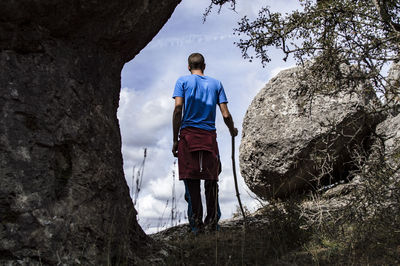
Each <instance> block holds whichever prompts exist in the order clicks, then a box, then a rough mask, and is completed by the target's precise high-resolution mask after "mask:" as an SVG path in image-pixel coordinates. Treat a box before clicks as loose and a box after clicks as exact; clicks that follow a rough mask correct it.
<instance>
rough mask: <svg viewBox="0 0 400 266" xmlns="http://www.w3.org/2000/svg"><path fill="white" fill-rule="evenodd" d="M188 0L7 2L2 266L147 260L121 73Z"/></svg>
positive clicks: (0, 132)
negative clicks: (127, 148)
mask: <svg viewBox="0 0 400 266" xmlns="http://www.w3.org/2000/svg"><path fill="white" fill-rule="evenodd" d="M179 2H180V0H165V1H154V0H137V1H125V0H119V1H115V0H106V1H83V0H77V1H66V0H55V1H54V0H43V1H31V0H19V1H1V2H0V17H1V19H0V51H1V52H0V117H1V120H0V183H1V186H0V207H1V208H0V221H1V224H0V264H2V265H3V264H9V265H19V264H21V265H39V264H40V265H59V264H68V265H72V264H82V265H104V264H108V265H110V264H122V263H125V264H130V265H131V264H134V263H137V262H138V259H139V257H140V256H141V252H143V250H144V249H146V248H147V246H148V243H149V238H148V237H147V236H146V235H145V234H144V232H143V231H142V229H141V228H140V226H139V225H138V223H137V221H136V216H135V215H136V211H135V210H134V207H133V204H132V201H131V199H130V197H129V193H128V187H127V185H126V182H125V179H124V174H123V170H122V155H121V138H120V131H119V124H118V119H117V116H116V113H117V108H118V102H119V92H120V79H121V77H120V72H121V69H122V67H123V65H124V63H125V62H126V61H128V60H130V59H132V58H133V57H134V56H135V55H136V54H137V53H138V52H139V51H140V50H141V49H142V48H143V47H144V46H145V45H146V44H147V43H148V42H149V41H150V40H151V39H152V38H153V37H154V35H155V34H156V33H157V32H158V31H159V29H160V28H161V27H162V26H163V24H164V23H165V22H166V21H167V20H168V18H169V17H170V15H171V14H172V12H173V10H174V8H175V7H176V5H177V4H178V3H179Z"/></svg>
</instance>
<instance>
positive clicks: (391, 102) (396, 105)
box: [386, 62, 400, 115]
mask: <svg viewBox="0 0 400 266" xmlns="http://www.w3.org/2000/svg"><path fill="white" fill-rule="evenodd" d="M399 93H400V62H396V63H393V64H392V66H391V67H390V69H389V73H388V88H387V90H386V103H387V105H388V106H389V107H392V109H393V110H392V114H393V115H397V114H398V113H400V95H399Z"/></svg>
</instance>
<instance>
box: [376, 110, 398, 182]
mask: <svg viewBox="0 0 400 266" xmlns="http://www.w3.org/2000/svg"><path fill="white" fill-rule="evenodd" d="M376 133H377V135H378V136H380V137H381V138H382V140H383V144H384V146H382V147H384V149H383V150H382V151H381V154H383V155H384V158H385V161H386V162H387V163H388V164H389V166H390V167H391V168H392V169H397V175H399V174H400V173H399V170H400V169H399V164H400V114H398V115H396V116H389V117H388V118H387V119H386V120H385V121H383V122H382V123H380V124H379V125H378V126H377V128H376Z"/></svg>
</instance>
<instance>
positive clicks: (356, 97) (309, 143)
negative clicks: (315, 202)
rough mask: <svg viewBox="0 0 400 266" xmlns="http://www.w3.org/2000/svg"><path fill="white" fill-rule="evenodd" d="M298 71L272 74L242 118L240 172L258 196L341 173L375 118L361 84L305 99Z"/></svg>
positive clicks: (311, 184) (316, 182)
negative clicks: (346, 90)
mask: <svg viewBox="0 0 400 266" xmlns="http://www.w3.org/2000/svg"><path fill="white" fill-rule="evenodd" d="M300 71H302V69H300V68H292V69H288V70H284V71H282V72H281V73H279V74H278V75H277V76H276V77H275V78H273V79H272V80H271V81H270V82H269V83H268V84H267V85H266V87H264V88H263V89H262V90H261V91H260V92H259V93H258V95H257V96H256V97H255V98H254V100H253V101H252V103H251V105H250V107H249V108H248V110H247V113H246V116H245V118H244V122H243V136H242V143H241V145H240V167H241V173H242V176H243V177H244V179H245V182H246V183H247V185H248V186H249V188H250V189H251V190H252V191H253V192H254V193H256V194H257V195H258V196H260V197H262V198H264V199H269V198H285V197H287V196H289V195H290V194H292V193H293V192H297V191H302V190H304V189H311V188H315V187H316V186H317V185H319V182H322V183H324V184H327V183H330V182H336V181H338V180H341V179H346V178H347V176H348V173H349V171H350V170H352V168H353V167H354V166H353V165H352V164H350V163H349V162H350V161H351V160H352V159H351V157H352V154H351V151H352V149H354V148H355V147H356V146H357V145H359V146H361V147H364V148H368V147H367V146H368V145H369V136H370V134H371V132H372V130H373V128H374V126H375V125H376V124H377V123H378V121H379V119H378V117H377V116H372V115H371V116H369V115H368V112H369V111H368V109H369V108H370V107H373V105H374V104H377V102H376V100H377V99H376V96H375V95H374V94H372V93H367V92H366V91H368V90H367V89H365V88H364V89H362V90H361V89H360V90H359V91H360V93H357V92H352V93H351V94H350V93H349V94H344V93H340V94H339V95H338V96H329V95H314V97H313V99H312V100H310V99H311V98H310V97H309V96H310V95H308V94H307V91H305V90H302V88H304V87H305V86H306V84H301V83H300V81H299V78H298V77H299V75H300ZM361 91H363V92H361ZM322 183H321V184H322Z"/></svg>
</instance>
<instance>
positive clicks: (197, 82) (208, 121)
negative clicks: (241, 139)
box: [173, 74, 228, 131]
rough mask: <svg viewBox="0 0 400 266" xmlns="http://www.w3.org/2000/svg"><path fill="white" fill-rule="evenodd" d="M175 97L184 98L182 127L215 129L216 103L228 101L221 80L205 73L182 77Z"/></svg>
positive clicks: (176, 86)
mask: <svg viewBox="0 0 400 266" xmlns="http://www.w3.org/2000/svg"><path fill="white" fill-rule="evenodd" d="M173 97H174V98H175V97H182V98H184V113H183V118H182V126H181V128H186V127H197V128H201V129H205V130H209V131H211V130H215V114H216V105H217V104H220V103H226V102H228V100H227V99H226V95H225V92H224V89H223V86H222V84H221V82H220V81H219V80H216V79H214V78H211V77H208V76H204V75H196V74H192V75H187V76H182V77H180V78H179V79H178V80H177V82H176V85H175V89H174V94H173Z"/></svg>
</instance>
